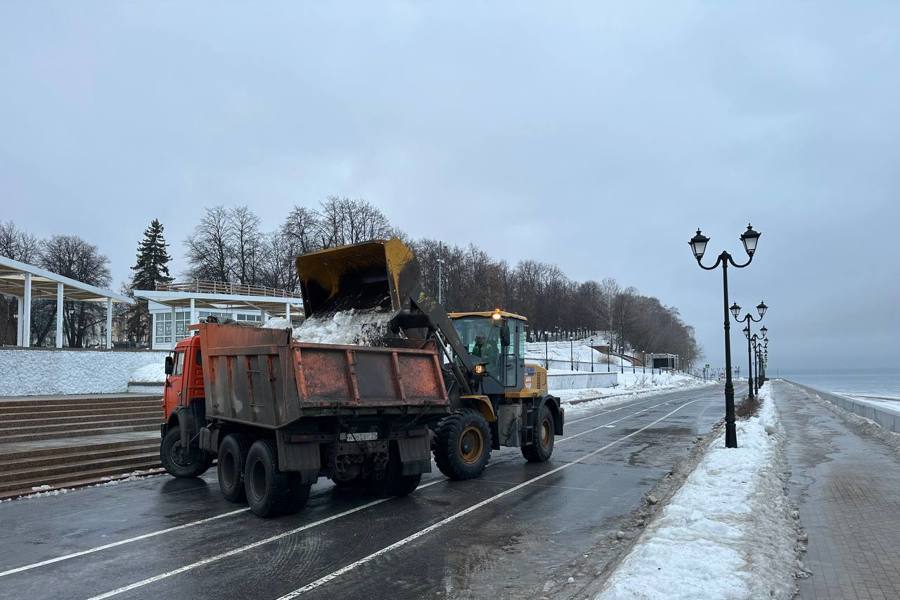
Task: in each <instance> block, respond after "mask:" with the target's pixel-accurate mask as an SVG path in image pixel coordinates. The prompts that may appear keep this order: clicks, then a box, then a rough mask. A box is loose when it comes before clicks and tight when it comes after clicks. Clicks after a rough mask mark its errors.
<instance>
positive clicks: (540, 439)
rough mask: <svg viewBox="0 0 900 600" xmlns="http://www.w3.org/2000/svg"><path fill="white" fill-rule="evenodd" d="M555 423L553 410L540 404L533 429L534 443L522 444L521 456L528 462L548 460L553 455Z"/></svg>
mask: <svg viewBox="0 0 900 600" xmlns="http://www.w3.org/2000/svg"><path fill="white" fill-rule="evenodd" d="M555 425H556V423H555V422H554V419H553V412H552V411H551V410H550V409H549V408H547V405H546V404H543V405H541V410H540V412H539V413H538V418H537V423H536V426H535V429H534V443H533V444H530V445H528V446H522V456H524V457H525V459H526V460H527V461H528V462H547V461H548V460H550V457H551V456H552V455H553V443H554V441H555V434H554V432H555V431H556V429H555Z"/></svg>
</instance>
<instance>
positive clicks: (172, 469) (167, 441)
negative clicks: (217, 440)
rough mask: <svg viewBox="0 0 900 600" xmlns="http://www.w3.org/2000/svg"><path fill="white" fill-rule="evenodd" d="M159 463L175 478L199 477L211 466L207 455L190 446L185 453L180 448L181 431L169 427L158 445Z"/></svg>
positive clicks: (210, 460)
mask: <svg viewBox="0 0 900 600" xmlns="http://www.w3.org/2000/svg"><path fill="white" fill-rule="evenodd" d="M159 462H160V463H162V466H163V467H164V468H165V469H166V471H168V472H169V474H170V475H174V476H175V477H199V476H200V475H203V474H204V473H205V472H206V470H207V469H209V466H210V465H211V464H212V459H211V458H210V456H209V454H207V453H206V452H204V451H203V450H201V449H200V448H199V447H195V446H191V447H190V448H188V450H187V452H185V451H184V450H182V448H181V431H179V429H178V427H170V428H169V430H168V431H166V435H164V436H163V439H162V442H160V444H159Z"/></svg>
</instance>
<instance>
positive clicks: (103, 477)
mask: <svg viewBox="0 0 900 600" xmlns="http://www.w3.org/2000/svg"><path fill="white" fill-rule="evenodd" d="M158 459H159V457H157V460H156V461H147V462H145V463H135V464H133V465H130V466H129V467H128V468H127V469H123V468H122V467H110V468H106V469H95V470H92V471H83V472H80V473H75V474H66V475H58V476H54V477H51V478H48V479H47V480H45V481H26V482H21V483H20V484H10V485H8V486H7V485H4V486H0V500H3V499H6V498H15V497H17V496H25V495H28V494H34V493H37V492H47V491H53V490H56V489H62V488H73V487H81V486H85V485H92V484H96V483H103V482H106V481H113V480H116V479H124V478H127V477H129V476H130V474H131V473H132V472H134V471H148V473H147V474H152V473H162V472H164V471H163V470H162V469H161V468H159V460H158ZM17 485H18V486H19V487H16V486H17ZM40 486H49V487H48V488H41V489H34V488H36V487H40Z"/></svg>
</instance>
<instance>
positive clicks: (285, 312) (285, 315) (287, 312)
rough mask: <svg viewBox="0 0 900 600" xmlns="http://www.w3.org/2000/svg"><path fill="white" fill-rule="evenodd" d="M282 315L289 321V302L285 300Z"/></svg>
mask: <svg viewBox="0 0 900 600" xmlns="http://www.w3.org/2000/svg"><path fill="white" fill-rule="evenodd" d="M284 317H285V318H286V319H287V320H288V321H290V320H291V303H290V302H287V303H285V305H284Z"/></svg>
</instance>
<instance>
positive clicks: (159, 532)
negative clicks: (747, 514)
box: [0, 400, 668, 577]
mask: <svg viewBox="0 0 900 600" xmlns="http://www.w3.org/2000/svg"><path fill="white" fill-rule="evenodd" d="M650 401H652V400H644V401H641V402H639V403H626V404H624V405H623V406H620V407H618V408H615V409H610V410H606V411H601V412H599V413H597V414H595V415H591V416H589V417H584V418H582V419H577V420H575V421H572V422H571V423H570V424H572V423H576V422H579V421H585V420H588V419H593V418H596V417H600V416H603V415H606V414H609V413H613V412H618V411H620V410H623V409H625V408H633V407H634V406H637V405H639V404H644V403H646V402H650ZM667 403H668V402H663V403H660V404H656V405H654V406H650V407H646V408H643V409H641V410H640V411H638V412H636V413H632V414H630V415H628V416H629V417H631V416H635V415H637V414H640V413H641V412H643V411H644V410H650V409H652V408H656V407H657V406H661V405H662V404H667ZM625 418H628V417H625ZM620 420H621V419H619V420H617V421H613V422H611V423H607V424H606V425H601V426H599V427H594V428H592V429H588V430H586V431H583V432H580V433H576V434H573V435H570V436H566V437H562V438H559V439H558V440H556V443H557V444H559V443H562V442H565V441H567V440H570V439H574V438H576V437H578V436H581V435H584V434H586V433H590V432H592V431H596V430H597V429H601V428H603V427H608V426H610V425H613V424H615V423H618V422H619V421H620ZM491 464H492V465H496V464H497V462H494V463H491ZM488 466H491V465H488ZM441 481H445V479H444V478H443V477H438V478H435V479H433V480H431V481H428V482H425V483H423V484H422V485H420V486H419V487H418V488H416V489H417V490H420V489H424V488H426V487H430V486H432V485H435V484H437V483H440V482H441ZM385 500H389V498H388V499H385ZM249 510H250V509H249V508H241V509H238V510H233V511H230V512H227V513H223V514H220V515H215V516H212V517H207V518H205V519H200V520H198V521H191V522H189V523H183V524H181V525H177V526H174V527H169V528H166V529H160V530H157V531H151V532H148V533H144V534H141V535H137V536H134V537H130V538H126V539H123V540H119V541H117V542H111V543H109V544H103V545H101V546H96V547H94V548H88V549H85V550H80V551H78V552H72V553H70V554H65V555H62V556H57V557H54V558H49V559H47V560H42V561H39V562H36V563H31V564H28V565H23V566H21V567H15V568H12V569H8V570H6V571H0V577H6V576H8V575H14V574H16V573H22V572H24V571H30V570H32V569H37V568H40V567H45V566H47V565H52V564H55V563H59V562H63V561H66V560H71V559H73V558H78V557H81V556H86V555H89V554H94V553H96V552H101V551H103V550H109V549H110V548H116V547H119V546H123V545H126V544H131V543H134V542H139V541H142V540H146V539H150V538H154V537H157V536H160V535H164V534H166V533H170V532H173V531H180V530H182V529H188V528H190V527H196V526H197V525H203V524H206V523H210V522H212V521H216V520H219V519H223V518H226V517H232V516H235V515H239V514H243V513H245V512H247V511H249Z"/></svg>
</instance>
